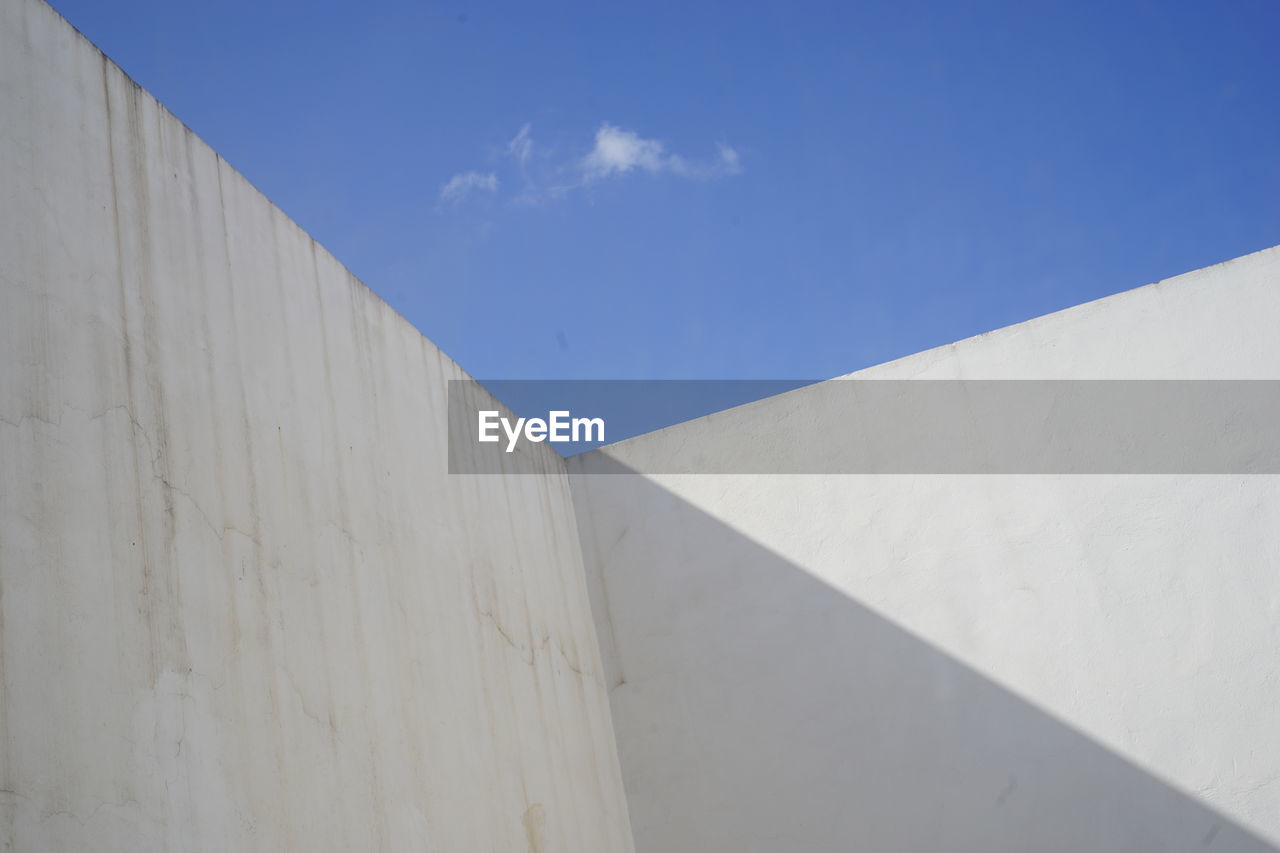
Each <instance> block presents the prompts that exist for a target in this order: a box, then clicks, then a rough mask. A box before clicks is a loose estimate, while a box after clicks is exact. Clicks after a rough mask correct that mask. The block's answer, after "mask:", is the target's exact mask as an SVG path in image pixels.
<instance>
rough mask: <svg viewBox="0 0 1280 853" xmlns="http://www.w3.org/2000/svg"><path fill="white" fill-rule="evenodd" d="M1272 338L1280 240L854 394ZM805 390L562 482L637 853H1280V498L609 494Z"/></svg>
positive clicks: (862, 484) (906, 363)
mask: <svg viewBox="0 0 1280 853" xmlns="http://www.w3.org/2000/svg"><path fill="white" fill-rule="evenodd" d="M1278 327H1280V250H1276V249H1272V250H1268V251H1266V252H1261V253H1258V254H1255V255H1251V256H1248V257H1245V258H1241V259H1238V260H1236V261H1232V262H1230V263H1227V264H1222V265H1219V266H1216V267H1212V268H1209V269H1205V270H1201V271H1199V272H1195V273H1190V274H1188V275H1185V276H1181V277H1179V278H1177V279H1174V280H1171V281H1168V282H1162V283H1159V284H1155V285H1150V286H1148V287H1145V288H1141V289H1138V290H1135V291H1131V292H1128V293H1124V294H1121V295H1119V296H1116V297H1113V298H1110V299H1106V300H1102V301H1100V302H1096V303H1091V304H1088V305H1084V306H1080V307H1077V308H1074V309H1071V310H1068V311H1064V312H1061V313H1058V314H1055V315H1052V316H1048V317H1044V318H1041V319H1038V320H1035V321H1032V322H1029V323H1024V324H1021V325H1019V326H1015V327H1011V328H1008V329H1003V330H1000V331H998V332H993V333H991V334H988V335H984V336H981V337H978V338H974V339H971V340H967V341H963V342H961V343H958V344H955V345H953V346H949V347H943V348H940V349H937V350H933V351H929V352H925V353H921V354H919V355H916V356H912V357H910V358H906V359H903V360H901V361H897V362H894V363H892V364H887V365H884V366H881V367H878V368H874V369H872V370H869V371H865V372H863V373H861V374H858V376H859V377H862V378H970V379H973V378H988V379H1005V378H1053V379H1075V378H1080V379H1083V378H1103V379H1113V378H1130V379H1141V378H1198V379H1223V378H1255V379H1277V378H1280V334H1277V332H1276V329H1277V328H1278ZM812 393H813V392H812V390H811V389H801V390H799V391H795V392H792V393H789V394H785V395H782V396H779V397H776V398H772V399H770V400H766V401H763V402H761V403H758V404H753V405H750V406H745V407H741V408H739V409H734V410H730V411H728V412H724V413H720V414H718V415H714V416H711V417H710V418H704V419H701V420H698V421H693V422H690V423H688V424H684V425H680V426H676V427H671V428H669V429H665V430H661V431H659V432H656V433H652V434H649V435H646V436H641V437H639V438H635V439H631V440H629V441H625V442H621V443H619V444H616V445H614V446H612V447H610V448H606V449H604V450H601V451H597V452H595V453H592V454H587V455H584V456H583V457H578V458H576V459H574V460H570V472H571V474H573V478H572V482H573V488H574V492H575V498H576V501H577V505H578V512H579V517H578V523H579V528H580V531H581V533H582V535H583V542H584V551H585V554H586V558H587V562H588V572H589V575H592V579H591V583H592V586H593V599H594V604H595V610H596V616H597V619H598V623H599V625H598V630H599V634H600V637H601V642H602V644H603V647H604V649H605V652H606V661H605V665H606V671H607V673H608V676H609V681H610V684H611V685H612V691H611V701H612V705H613V712H614V724H615V726H616V729H617V735H618V741H619V751H620V755H621V759H622V766H623V773H624V778H625V780H626V786H627V791H628V797H629V803H630V809H631V818H632V823H633V827H634V829H635V833H636V846H637V849H638V850H639V851H640V853H722V852H723V853H784V851H785V853H792V851H805V853H819V851H821V853H836V851H841V853H843V851H851V850H866V851H912V853H917V852H919V853H923V851H950V852H951V853H954V851H975V853H978V851H982V852H983V853H1024V851H1036V853H1046V851H1063V853H1066V851H1083V850H1088V851H1115V853H1132V851H1139V850H1141V851H1190V850H1205V849H1209V850H1232V851H1263V850H1275V849H1280V848H1278V847H1277V846H1276V845H1277V844H1280V653H1278V650H1280V479H1278V478H1277V477H1275V476H1183V475H1168V476H1114V475H1099V476H1046V475H1022V476H915V475H911V476H907V475H885V476H857V475H830V476H827V475H803V476H800V475H791V476H788V475H767V476H749V475H705V474H702V475H699V474H693V475H663V476H657V475H654V476H638V475H637V476H590V475H589V472H591V471H593V470H595V471H599V470H607V469H608V468H609V467H610V466H611V464H613V463H619V464H622V465H624V466H627V467H630V468H632V469H635V470H642V471H653V470H661V469H662V466H663V462H664V460H670V459H672V458H675V457H676V456H677V455H678V454H680V453H681V450H682V448H685V447H686V446H688V445H691V444H693V443H694V441H692V440H694V439H697V440H698V441H697V442H696V443H697V445H698V447H699V448H701V449H702V450H706V449H707V448H708V447H709V446H710V445H711V444H712V443H713V442H709V441H707V440H706V439H707V431H709V430H710V431H714V432H715V435H716V439H718V440H720V441H722V442H724V443H725V446H726V448H727V451H726V452H731V451H732V449H733V448H732V445H733V441H734V435H735V434H739V435H741V434H744V433H746V432H750V431H751V430H750V429H749V428H750V427H751V426H752V425H753V424H755V423H759V422H760V420H761V419H765V420H782V419H784V418H786V417H788V416H789V415H794V414H795V413H797V412H803V411H804V410H805V400H806V395H812ZM831 428H832V429H833V430H837V429H839V428H840V424H832V425H831ZM667 470H670V467H669V466H668V468H667Z"/></svg>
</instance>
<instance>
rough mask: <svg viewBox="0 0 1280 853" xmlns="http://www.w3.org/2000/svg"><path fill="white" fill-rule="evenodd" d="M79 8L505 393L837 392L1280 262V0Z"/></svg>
mask: <svg viewBox="0 0 1280 853" xmlns="http://www.w3.org/2000/svg"><path fill="white" fill-rule="evenodd" d="M54 5H55V6H56V7H57V8H58V9H59V10H60V11H61V12H62V13H63V14H64V15H66V16H67V17H68V18H69V19H70V20H71V22H72V23H74V24H75V25H76V26H77V27H79V28H80V29H81V31H82V32H84V33H85V34H86V35H87V36H89V37H90V38H91V39H93V40H94V41H95V42H96V43H97V44H98V45H99V46H100V47H102V48H103V49H104V50H105V51H106V52H107V53H108V55H110V56H111V57H112V58H113V59H115V60H116V61H117V62H118V63H119V64H120V65H122V66H123V67H124V69H125V70H126V71H127V72H129V73H130V74H131V75H132V76H133V77H134V78H135V79H136V80H138V81H139V82H140V83H141V84H142V85H144V86H146V87H147V88H148V89H150V90H151V91H152V92H154V93H155V94H156V95H157V96H158V97H159V98H160V100H161V101H162V102H164V103H165V104H166V105H167V106H168V107H169V108H170V109H171V110H173V111H174V112H175V113H177V114H178V116H180V117H181V118H182V119H183V120H184V121H186V122H187V123H188V124H189V125H190V126H191V127H192V128H193V129H194V130H195V131H196V132H198V133H199V134H200V135H201V136H202V137H203V138H204V139H205V140H207V141H208V142H209V143H210V144H211V145H212V146H213V147H214V148H216V149H217V150H218V151H219V152H221V153H222V154H223V155H224V156H225V157H226V158H227V159H228V160H229V161H230V162H231V163H232V164H233V165H234V166H236V167H237V168H238V169H240V170H241V171H242V172H243V173H244V174H245V175H247V176H248V177H249V179H250V180H252V181H253V182H254V183H255V184H256V185H258V186H259V187H260V188H261V189H262V190H263V191H264V192H265V193H266V194H267V195H268V196H269V197H270V198H271V199H272V200H273V201H275V202H276V203H277V204H278V205H280V206H281V207H282V208H283V209H284V210H285V211H286V212H287V213H288V214H290V215H291V216H292V217H293V218H294V219H296V220H297V221H298V222H299V223H300V224H301V225H302V226H303V227H304V228H306V229H307V230H308V231H310V232H311V233H312V234H313V235H314V236H316V238H317V239H319V240H320V242H321V243H323V244H324V245H325V246H327V247H328V248H329V249H330V250H331V251H332V252H333V253H334V254H335V255H336V256H337V257H338V258H340V259H341V260H342V261H343V262H345V263H346V264H347V266H349V267H350V268H351V269H352V270H353V271H354V272H355V273H356V274H357V275H358V276H360V278H362V279H363V280H364V281H365V282H366V283H367V284H368V285H369V286H370V287H371V288H373V290H374V291H376V292H377V293H378V294H380V295H381V296H382V297H383V298H385V299H386V300H387V301H388V302H390V303H391V304H392V305H393V306H394V307H395V308H396V309H397V310H398V311H400V312H401V313H402V314H403V315H404V316H405V317H406V318H408V319H409V321H410V322H412V323H413V324H414V325H416V326H417V327H418V328H419V329H421V330H422V331H423V333H425V334H426V335H427V336H428V337H430V338H431V339H432V340H434V341H435V342H436V343H437V344H439V345H440V346H441V347H442V348H443V349H444V350H445V351H446V352H447V353H449V354H450V355H451V356H453V357H454V358H455V359H457V360H458V361H459V362H460V363H461V364H462V365H463V367H465V368H466V369H467V370H469V371H470V372H471V373H472V374H473V375H476V376H478V377H481V378H513V379H515V378H522V379H538V378H555V379H573V378H592V379H601V378H610V379H613V378H616V379H634V378H648V379H654V378H747V379H777V378H782V379H793V378H814V379H817V378H825V377H830V376H835V375H839V374H842V373H846V372H849V371H852V370H855V369H858V368H861V367H865V366H867V365H871V364H875V363H878V362H882V361H886V360H889V359H892V358H896V357H899V356H902V355H906V354H909V353H912V352H915V351H918V350H921V349H925V348H928V347H931V346H936V345H939V344H944V343H948V342H950V341H953V340H956V339H959V338H963V337H966V336H969V335H973V334H977V333H980V332H983V331H987V330H990V329H993V328H997V327H1000V326H1004V325H1007V324H1009V323H1014V322H1017V321H1020V320H1025V319H1028V318H1030V317H1034V316H1037V315H1040V314H1044V313H1047V312H1050V311H1053V310H1056V309H1059V308H1064V307H1067V306H1070V305H1073V304H1076V303H1079V302H1082V301H1086V300H1089V299H1093V298H1097V297H1100V296H1104V295H1106V294H1110V293H1114V292H1117V291H1120V290H1126V289H1128V288H1131V287H1136V286H1138V285H1141V284H1145V283H1147V282H1150V281H1154V280H1157V279H1160V278H1165V277H1168V276H1171V275H1176V274H1178V273H1181V272H1185V271H1187V270H1191V269H1195V268H1197V267H1202V266H1206V265H1209V264H1212V263H1216V262H1218V261H1222V260H1226V259H1228V258H1231V257H1235V256H1237V255H1241V254H1245V253H1248V252H1251V251H1256V250H1258V249H1262V248H1265V247H1267V246H1270V245H1273V244H1276V243H1280V96H1278V95H1277V92H1280V50H1277V48H1276V44H1277V42H1276V36H1277V32H1280V4H1277V3H1276V2H1274V0H1218V2H1212V3H1210V2H1205V1H1204V0H1196V2H1182V0H1160V2H1130V1H1129V0H1113V2H1088V1H1087V0H1072V2H1061V3H1059V2H1027V0H1020V2H983V1H982V0H976V2H965V3H955V2H945V3H944V2H913V0H893V2H839V3H795V2H790V3H781V2H777V3H759V2H750V0H747V2H734V3H729V2H715V3H690V2H688V0H682V2H649V3H609V2H599V0H596V2H581V3H577V2H534V3H529V2H525V3H499V2H481V3H473V2H441V3H424V2H410V0H383V2H368V3H350V2H347V3H337V2H329V0H307V2H301V0H253V2H245V0H228V2H219V3H188V2H172V0H112V2H110V3H103V2H102V0H55V2H54ZM451 182H452V186H451ZM450 187H451V188H450Z"/></svg>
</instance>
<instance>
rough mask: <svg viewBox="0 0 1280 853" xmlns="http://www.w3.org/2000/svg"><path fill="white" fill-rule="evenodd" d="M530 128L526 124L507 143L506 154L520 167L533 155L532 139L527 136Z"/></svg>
mask: <svg viewBox="0 0 1280 853" xmlns="http://www.w3.org/2000/svg"><path fill="white" fill-rule="evenodd" d="M530 128H531V125H529V124H527V123H526V124H525V126H524V127H522V128H520V132H519V133H517V134H516V135H515V136H514V137H513V138H512V139H511V141H510V142H508V143H507V154H508V155H510V156H511V157H512V158H513V159H514V160H515V161H516V162H517V163H519V164H520V165H521V166H523V165H524V164H525V163H527V162H529V157H530V156H532V154H533V139H532V138H531V137H530V136H529V130H530Z"/></svg>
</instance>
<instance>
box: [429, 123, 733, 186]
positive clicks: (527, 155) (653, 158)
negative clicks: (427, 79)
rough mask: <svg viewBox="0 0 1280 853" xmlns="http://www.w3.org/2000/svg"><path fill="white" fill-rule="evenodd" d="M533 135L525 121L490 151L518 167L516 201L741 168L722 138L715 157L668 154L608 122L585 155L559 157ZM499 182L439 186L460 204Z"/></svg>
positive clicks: (489, 176)
mask: <svg viewBox="0 0 1280 853" xmlns="http://www.w3.org/2000/svg"><path fill="white" fill-rule="evenodd" d="M532 133H533V127H532V125H531V124H528V123H526V124H524V125H523V126H522V127H521V128H520V130H519V131H517V132H516V135H515V136H513V137H512V138H511V139H510V140H508V141H507V143H506V145H505V146H504V147H502V148H498V149H491V151H492V154H491V156H493V157H496V158H498V159H500V160H502V161H507V160H509V161H512V162H514V163H515V166H516V167H518V174H517V175H516V176H515V177H516V178H517V181H516V182H517V184H518V185H519V184H523V189H522V190H521V191H520V192H519V193H518V194H516V195H515V196H514V197H512V198H511V199H510V201H511V203H514V204H539V203H542V202H546V201H549V200H553V199H558V198H562V197H564V196H565V195H568V194H569V193H570V192H572V191H574V190H578V189H583V188H586V187H589V186H591V185H593V184H596V183H599V182H601V181H604V180H608V179H611V178H616V177H620V176H624V175H627V174H630V173H645V174H649V175H672V176H675V177H678V178H686V179H690V180H713V179H715V178H723V177H728V176H730V175H736V174H738V173H739V172H741V171H742V162H741V158H740V156H739V155H738V152H737V151H736V150H735V149H734V148H732V147H731V146H729V145H728V144H726V143H723V142H722V143H720V144H719V145H718V146H717V147H716V153H715V155H714V156H712V157H707V158H704V159H689V158H687V157H683V156H681V155H679V154H673V153H670V152H669V151H667V147H666V145H665V144H664V143H663V142H662V141H661V140H659V139H650V138H646V137H643V136H641V135H640V134H638V133H636V132H635V131H632V130H625V129H623V128H621V127H618V126H617V125H614V124H610V123H609V122H604V123H602V124H601V125H600V126H599V128H597V129H596V133H595V138H594V140H593V141H592V145H591V148H590V149H589V150H588V151H587V152H586V153H585V154H579V155H576V156H574V155H570V156H564V155H561V156H560V157H558V158H557V157H556V156H555V149H554V148H548V147H546V146H538V147H537V148H536V150H535V146H534V142H533V135H532ZM578 150H579V151H581V150H582V149H581V148H579V149H578ZM507 168H513V167H510V166H508V167H507ZM498 183H499V181H498V174H497V172H483V173H482V172H462V173H460V174H457V175H454V176H453V177H452V178H450V179H449V182H448V183H446V184H445V185H444V186H443V187H441V189H440V200H441V201H442V202H459V201H462V200H463V199H465V198H467V197H468V196H470V195H472V194H473V193H477V192H488V193H496V192H497V190H498Z"/></svg>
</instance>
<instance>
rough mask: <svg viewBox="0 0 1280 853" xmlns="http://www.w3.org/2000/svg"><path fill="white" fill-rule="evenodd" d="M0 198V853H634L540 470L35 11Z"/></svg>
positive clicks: (4, 64)
mask: <svg viewBox="0 0 1280 853" xmlns="http://www.w3.org/2000/svg"><path fill="white" fill-rule="evenodd" d="M0 188H3V189H2V190H0V193H2V194H0V751H2V754H0V839H3V840H4V842H5V843H6V844H7V845H8V847H7V848H6V849H9V848H11V849H15V850H60V851H73V850H86V851H87V850H93V851H110V850H119V851H141V850H161V849H165V850H212V849H226V850H263V851H282V850H299V851H318V850H334V851H346V850H432V851H460V852H465V853H471V851H480V850H484V851H489V850H493V851H512V853H526V851H528V850H529V849H530V845H531V844H533V845H536V846H538V847H540V848H543V849H545V850H548V851H549V850H557V851H574V853H626V851H630V850H631V849H632V848H631V840H630V829H629V825H628V820H627V808H626V803H625V800H624V797H623V793H622V786H621V777H620V772H619V769H618V766H617V757H616V751H615V747H614V743H613V735H612V728H611V722H610V719H609V706H608V699H607V696H606V693H605V685H604V682H603V678H602V675H601V672H602V670H601V664H600V659H599V654H598V651H597V645H596V640H595V636H594V627H593V624H592V620H591V617H590V613H589V605H588V603H587V591H586V588H585V582H584V577H583V571H582V560H581V554H580V551H579V547H578V543H577V539H576V532H575V531H576V528H575V520H574V517H573V509H572V502H571V498H570V494H569V490H568V484H567V480H566V477H565V473H564V468H563V463H562V462H561V460H560V459H559V458H558V457H556V456H555V455H554V454H553V453H551V452H541V453H534V454H531V455H528V454H527V455H525V456H524V457H522V460H523V461H521V462H520V463H519V464H520V465H523V466H525V469H526V470H535V471H537V472H539V473H540V476H510V477H504V476H487V477H464V476H449V475H448V474H447V473H446V472H445V459H446V455H445V435H444V430H445V425H446V407H445V392H446V385H447V381H448V380H450V379H459V378H463V376H464V375H463V373H462V372H461V371H460V370H459V369H458V367H457V366H456V365H454V364H453V363H452V362H451V361H450V360H449V359H447V358H446V357H445V356H444V355H442V354H441V353H440V352H439V351H438V350H437V349H436V348H435V347H434V346H432V345H431V344H430V343H429V342H428V341H426V340H425V339H423V338H422V336H421V335H419V334H418V333H417V332H416V331H415V330H414V329H412V328H411V327H410V326H409V325H408V324H407V323H405V322H404V321H403V319H401V318H400V317H398V316H397V315H395V314H394V312H392V311H391V309H390V308H388V307H387V306H386V305H385V304H384V303H382V302H381V301H380V300H378V299H377V298H376V297H375V296H373V294H372V293H371V292H370V291H368V290H367V289H366V288H365V287H364V286H363V285H361V284H360V283H359V282H358V281H356V280H355V279H354V278H353V277H352V276H351V275H350V273H348V272H347V271H346V270H345V269H344V268H343V267H342V266H341V265H340V264H339V263H338V262H337V261H335V260H334V259H333V258H332V257H331V256H330V255H329V254H328V253H327V252H325V251H324V250H323V249H322V248H320V247H319V246H317V245H316V244H315V242H314V241H312V240H311V239H310V238H309V237H308V236H307V235H306V234H305V233H303V232H302V231H301V229H299V228H298V226H297V225H295V224H294V223H293V222H291V221H290V220H288V219H287V218H286V217H285V216H284V215H283V214H282V213H280V211H278V210H277V209H276V208H274V207H273V206H272V205H271V204H270V203H269V202H268V201H267V200H266V199H265V198H263V197H262V195H261V194H260V193H258V192H257V190H255V189H254V188H253V187H252V186H250V185H249V184H248V183H247V182H246V181H245V180H244V179H243V178H242V177H241V176H240V175H238V174H237V173H236V172H235V171H234V170H232V169H231V168H230V167H229V166H228V165H227V164H226V163H225V162H224V161H222V160H221V159H220V158H219V157H218V156H217V155H216V154H214V153H213V152H212V151H211V150H209V149H208V147H207V146H205V145H204V144H203V143H202V142H200V141H199V140H198V139H197V138H196V137H195V136H194V135H193V134H192V133H191V132H190V131H189V130H188V129H187V128H185V127H184V126H183V125H182V124H181V123H180V122H178V121H177V120H176V119H174V118H173V117H172V116H171V115H169V114H168V113H167V112H166V111H165V110H164V109H163V108H162V107H160V106H159V105H158V104H157V103H156V102H155V100H154V99H153V98H151V96H149V95H148V94H146V93H145V92H143V91H142V90H141V89H140V88H138V87H137V86H136V85H134V84H133V83H132V82H131V81H130V80H128V79H127V78H126V77H125V76H124V75H123V74H122V73H121V72H120V71H119V69H117V68H116V67H115V66H114V65H112V64H111V63H110V62H109V61H107V60H106V58H105V57H103V56H102V55H101V54H100V53H99V52H98V51H96V50H95V49H94V48H93V47H92V46H91V45H89V44H88V43H87V42H86V41H85V40H84V39H83V38H81V37H80V36H79V35H78V34H77V33H75V32H74V30H73V29H72V28H71V27H70V26H68V25H67V24H66V22H64V21H63V20H61V19H60V18H59V17H58V16H57V14H56V13H54V12H53V11H52V10H51V9H50V8H49V7H48V6H46V5H44V4H43V3H40V2H37V0H0ZM541 450H544V451H545V450H546V449H545V448H542V449H541ZM531 839H532V840H531Z"/></svg>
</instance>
